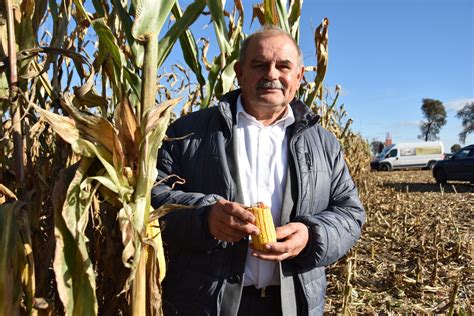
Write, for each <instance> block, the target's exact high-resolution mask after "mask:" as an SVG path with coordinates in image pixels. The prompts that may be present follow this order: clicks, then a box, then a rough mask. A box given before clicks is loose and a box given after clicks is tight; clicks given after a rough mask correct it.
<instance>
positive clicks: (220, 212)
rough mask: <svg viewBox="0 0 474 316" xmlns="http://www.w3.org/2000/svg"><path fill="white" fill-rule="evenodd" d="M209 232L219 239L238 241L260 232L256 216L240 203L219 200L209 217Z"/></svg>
mask: <svg viewBox="0 0 474 316" xmlns="http://www.w3.org/2000/svg"><path fill="white" fill-rule="evenodd" d="M207 221H208V226H209V232H210V233H211V235H212V236H213V237H214V238H216V239H219V240H223V241H228V242H237V241H239V240H241V239H242V238H244V237H245V236H248V235H250V234H255V233H258V228H257V226H255V225H254V224H253V223H254V222H255V216H254V215H253V214H252V213H251V212H249V211H247V210H246V209H245V207H244V206H242V205H241V204H239V203H235V202H230V201H227V200H219V201H217V202H216V203H215V204H214V205H212V206H211V210H210V212H209V217H208V219H207Z"/></svg>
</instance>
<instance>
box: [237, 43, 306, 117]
mask: <svg viewBox="0 0 474 316" xmlns="http://www.w3.org/2000/svg"><path fill="white" fill-rule="evenodd" d="M245 54H246V55H245V59H244V63H243V64H240V63H237V64H236V65H235V72H236V74H237V79H238V81H239V85H240V88H241V89H242V96H243V99H244V104H245V106H246V107H247V108H248V107H251V108H252V109H254V110H259V109H261V110H264V109H269V108H274V109H278V108H281V107H285V106H286V105H287V104H288V103H290V102H291V100H293V98H294V96H295V94H296V90H297V89H298V87H299V85H300V80H301V78H302V77H303V72H304V68H303V65H299V63H298V50H297V49H296V47H295V46H294V44H293V43H292V41H291V39H289V38H288V37H286V36H284V35H279V34H264V35H261V36H258V37H255V38H253V39H252V40H251V41H250V43H249V44H248V46H247V49H246V51H245Z"/></svg>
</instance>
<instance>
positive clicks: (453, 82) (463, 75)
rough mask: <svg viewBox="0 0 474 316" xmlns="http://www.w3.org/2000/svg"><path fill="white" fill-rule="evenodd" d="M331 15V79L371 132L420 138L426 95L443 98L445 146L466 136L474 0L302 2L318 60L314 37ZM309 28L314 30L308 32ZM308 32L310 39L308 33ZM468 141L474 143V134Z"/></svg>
mask: <svg viewBox="0 0 474 316" xmlns="http://www.w3.org/2000/svg"><path fill="white" fill-rule="evenodd" d="M325 16H326V17H328V18H329V20H330V26H329V66H328V72H327V75H326V81H325V83H326V85H327V86H329V87H332V86H335V85H336V84H340V85H341V86H342V88H343V93H342V95H341V97H340V101H341V102H342V103H344V104H345V107H346V109H347V111H348V113H349V116H350V117H352V118H353V119H354V123H353V128H354V130H355V131H358V132H360V133H361V134H362V135H363V136H364V137H365V138H366V139H368V140H369V141H372V140H373V139H378V140H382V141H383V140H384V139H385V136H386V134H387V133H390V134H391V135H392V139H393V142H403V141H417V140H418V139H417V136H418V135H419V134H420V131H419V122H420V120H422V119H423V116H422V112H421V109H420V108H421V104H422V99H423V98H432V99H438V100H440V101H442V102H443V103H444V105H445V107H446V110H447V124H446V125H445V126H444V127H443V129H442V130H441V133H440V135H439V136H440V139H441V140H442V141H443V143H444V145H445V147H446V149H447V150H446V151H449V147H450V146H451V145H453V144H455V143H459V140H458V134H459V132H460V131H461V130H462V128H461V120H460V119H458V118H456V117H455V114H456V111H457V110H458V109H459V108H461V107H462V106H463V105H464V104H465V103H466V102H469V101H471V102H474V51H473V42H474V25H473V19H474V6H473V1H472V0H449V1H448V0H398V1H396V0H385V1H382V0H362V1H361V0H358V1H353V0H352V1H351V0H316V1H305V2H304V3H303V14H302V25H301V29H302V30H304V31H305V32H302V34H303V35H302V37H301V38H300V45H301V46H302V49H303V53H304V55H305V64H314V63H315V62H314V59H315V57H314V46H313V44H312V39H311V38H309V36H310V35H311V33H312V32H310V30H314V28H315V27H317V26H318V25H319V23H320V21H321V20H322V18H323V17H325ZM306 31H307V32H306ZM306 36H307V37H308V38H305V37H306ZM466 143H467V144H469V143H474V135H472V134H471V135H470V136H468V138H467V140H466Z"/></svg>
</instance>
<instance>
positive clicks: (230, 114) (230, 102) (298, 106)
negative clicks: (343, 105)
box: [218, 89, 319, 133]
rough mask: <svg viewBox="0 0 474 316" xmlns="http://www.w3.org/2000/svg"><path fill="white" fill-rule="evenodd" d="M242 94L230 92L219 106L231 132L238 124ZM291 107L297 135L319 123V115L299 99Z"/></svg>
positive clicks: (235, 91)
mask: <svg viewBox="0 0 474 316" xmlns="http://www.w3.org/2000/svg"><path fill="white" fill-rule="evenodd" d="M240 93H241V90H240V89H237V90H233V91H230V92H228V93H226V94H225V95H223V96H222V98H221V100H220V101H219V104H218V107H219V111H220V113H221V114H222V116H223V117H224V120H225V122H226V124H227V126H228V127H229V131H231V130H232V126H233V125H235V124H236V112H237V110H236V108H237V98H238V97H239V95H240ZM290 106H291V109H292V110H293V114H294V116H295V125H294V126H295V129H294V131H295V133H296V132H298V131H300V130H302V129H304V128H306V127H307V126H312V125H314V124H316V123H317V122H318V121H319V115H316V114H314V112H313V111H311V109H310V108H309V107H308V106H307V105H306V104H304V103H303V102H302V101H301V100H299V99H297V98H295V99H293V101H291V102H290Z"/></svg>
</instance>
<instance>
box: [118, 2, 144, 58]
mask: <svg viewBox="0 0 474 316" xmlns="http://www.w3.org/2000/svg"><path fill="white" fill-rule="evenodd" d="M112 3H113V5H114V9H115V10H117V13H118V18H119V19H120V21H121V22H122V24H123V28H122V29H123V31H124V33H125V36H126V37H127V41H128V43H129V45H130V48H131V49H132V52H133V55H134V56H135V65H136V66H137V67H141V66H142V65H143V55H144V53H145V49H144V48H143V46H142V45H140V44H139V43H138V42H137V41H136V40H135V38H134V37H133V35H132V26H133V20H132V19H131V17H130V15H129V14H128V12H127V10H125V8H124V7H123V5H122V3H121V1H120V0H112Z"/></svg>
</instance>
